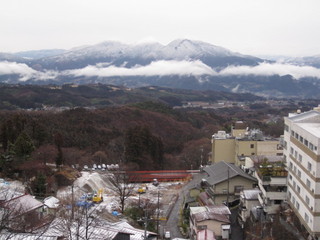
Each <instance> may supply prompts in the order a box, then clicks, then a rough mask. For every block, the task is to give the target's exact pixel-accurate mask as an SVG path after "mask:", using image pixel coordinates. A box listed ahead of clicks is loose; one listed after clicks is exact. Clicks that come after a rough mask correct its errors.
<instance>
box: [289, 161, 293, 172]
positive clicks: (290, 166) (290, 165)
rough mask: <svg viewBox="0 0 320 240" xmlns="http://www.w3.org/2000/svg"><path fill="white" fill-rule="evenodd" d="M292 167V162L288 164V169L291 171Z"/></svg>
mask: <svg viewBox="0 0 320 240" xmlns="http://www.w3.org/2000/svg"><path fill="white" fill-rule="evenodd" d="M292 167H293V165H292V162H290V163H289V168H290V169H291V170H292Z"/></svg>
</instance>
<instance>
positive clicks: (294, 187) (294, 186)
mask: <svg viewBox="0 0 320 240" xmlns="http://www.w3.org/2000/svg"><path fill="white" fill-rule="evenodd" d="M293 189H294V190H295V189H296V182H295V181H293Z"/></svg>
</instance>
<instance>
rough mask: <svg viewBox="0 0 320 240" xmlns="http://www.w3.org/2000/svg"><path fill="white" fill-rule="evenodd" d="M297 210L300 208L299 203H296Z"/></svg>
mask: <svg viewBox="0 0 320 240" xmlns="http://www.w3.org/2000/svg"><path fill="white" fill-rule="evenodd" d="M296 208H297V209H298V210H299V208H300V204H299V203H298V202H296Z"/></svg>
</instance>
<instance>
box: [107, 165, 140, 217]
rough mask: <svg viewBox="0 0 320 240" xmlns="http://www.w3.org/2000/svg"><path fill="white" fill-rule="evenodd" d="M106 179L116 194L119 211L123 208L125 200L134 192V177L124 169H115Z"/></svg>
mask: <svg viewBox="0 0 320 240" xmlns="http://www.w3.org/2000/svg"><path fill="white" fill-rule="evenodd" d="M108 180H109V181H110V182H111V183H112V190H113V191H114V192H115V193H116V194H117V195H118V197H119V201H120V206H121V212H122V213H123V211H124V208H125V201H126V200H127V199H128V198H129V197H130V196H132V195H133V193H134V187H135V184H134V177H132V176H129V175H128V174H127V172H126V171H116V172H114V173H113V174H109V175H108Z"/></svg>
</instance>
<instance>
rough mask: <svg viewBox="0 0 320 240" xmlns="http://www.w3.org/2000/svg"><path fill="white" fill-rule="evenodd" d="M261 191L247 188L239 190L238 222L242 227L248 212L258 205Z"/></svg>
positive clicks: (248, 214)
mask: <svg viewBox="0 0 320 240" xmlns="http://www.w3.org/2000/svg"><path fill="white" fill-rule="evenodd" d="M260 193H261V191H260V190H259V189H248V190H243V191H241V192H240V206H239V207H240V211H239V223H240V224H241V226H242V228H243V227H244V223H245V222H246V221H247V219H248V218H249V217H250V212H251V210H252V209H253V208H256V207H257V206H260V202H259V194H260Z"/></svg>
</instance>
